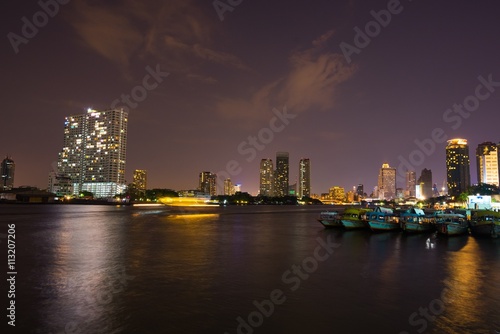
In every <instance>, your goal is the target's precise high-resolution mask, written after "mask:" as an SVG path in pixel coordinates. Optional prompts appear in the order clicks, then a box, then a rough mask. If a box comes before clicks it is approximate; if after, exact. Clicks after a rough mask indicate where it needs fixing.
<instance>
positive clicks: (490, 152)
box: [476, 142, 500, 187]
mask: <svg viewBox="0 0 500 334" xmlns="http://www.w3.org/2000/svg"><path fill="white" fill-rule="evenodd" d="M499 146H500V145H497V144H494V143H492V142H486V143H482V144H479V145H478V146H477V149H476V159H477V181H478V183H486V184H494V185H496V186H497V187H498V186H500V184H499V181H500V180H499V173H500V164H499V162H500V147H499Z"/></svg>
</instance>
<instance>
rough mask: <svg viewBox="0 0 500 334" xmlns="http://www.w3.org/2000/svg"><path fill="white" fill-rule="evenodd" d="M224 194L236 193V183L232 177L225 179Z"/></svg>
mask: <svg viewBox="0 0 500 334" xmlns="http://www.w3.org/2000/svg"><path fill="white" fill-rule="evenodd" d="M224 195H226V196H231V195H234V185H233V182H231V179H225V180H224Z"/></svg>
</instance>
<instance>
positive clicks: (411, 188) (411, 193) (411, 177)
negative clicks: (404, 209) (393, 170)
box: [405, 170, 417, 197]
mask: <svg viewBox="0 0 500 334" xmlns="http://www.w3.org/2000/svg"><path fill="white" fill-rule="evenodd" d="M416 185H417V173H415V171H413V170H409V171H406V190H405V197H415V195H416V193H415V191H416V188H415V186H416Z"/></svg>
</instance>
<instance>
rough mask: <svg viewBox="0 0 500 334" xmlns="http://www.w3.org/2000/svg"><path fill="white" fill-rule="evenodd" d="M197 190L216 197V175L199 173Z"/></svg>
mask: <svg viewBox="0 0 500 334" xmlns="http://www.w3.org/2000/svg"><path fill="white" fill-rule="evenodd" d="M198 190H200V191H201V192H203V193H205V194H209V195H212V196H216V195H217V175H216V174H214V173H211V172H201V173H200V178H199V187H198Z"/></svg>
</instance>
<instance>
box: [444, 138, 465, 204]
mask: <svg viewBox="0 0 500 334" xmlns="http://www.w3.org/2000/svg"><path fill="white" fill-rule="evenodd" d="M446 179H447V183H448V193H449V195H451V196H458V195H460V194H461V193H463V192H466V191H467V188H468V187H469V186H470V161H469V145H468V144H467V140H466V139H461V138H456V139H451V140H448V145H447V146H446Z"/></svg>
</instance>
